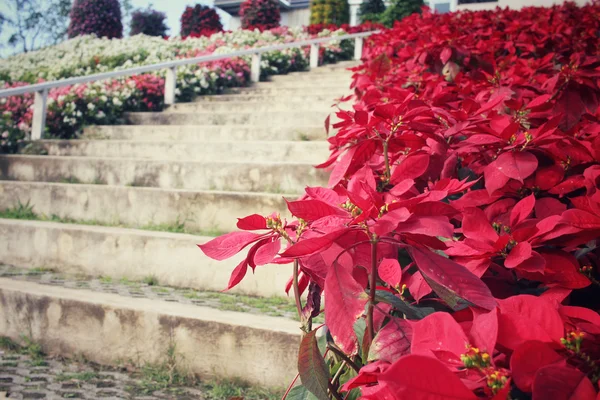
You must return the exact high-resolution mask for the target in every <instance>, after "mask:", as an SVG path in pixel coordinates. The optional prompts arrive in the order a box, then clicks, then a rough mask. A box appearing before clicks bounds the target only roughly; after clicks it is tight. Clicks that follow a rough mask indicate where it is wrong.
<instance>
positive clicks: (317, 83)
mask: <svg viewBox="0 0 600 400" xmlns="http://www.w3.org/2000/svg"><path fill="white" fill-rule="evenodd" d="M350 83H351V81H350V79H342V80H338V79H335V80H332V79H325V80H312V79H297V78H295V77H293V78H288V79H279V80H275V81H271V82H258V83H255V84H253V85H252V86H251V87H250V89H270V88H273V89H287V88H293V89H296V90H298V91H302V92H310V91H311V90H312V89H320V88H322V87H327V88H331V89H332V90H335V91H337V92H340V91H347V90H349V89H350ZM334 93H335V92H334Z"/></svg>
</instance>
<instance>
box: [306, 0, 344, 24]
mask: <svg viewBox="0 0 600 400" xmlns="http://www.w3.org/2000/svg"><path fill="white" fill-rule="evenodd" d="M349 20H350V14H349V10H348V2H347V0H314V1H313V3H312V6H311V7H310V23H311V25H313V24H335V25H342V24H347V23H348V21H349Z"/></svg>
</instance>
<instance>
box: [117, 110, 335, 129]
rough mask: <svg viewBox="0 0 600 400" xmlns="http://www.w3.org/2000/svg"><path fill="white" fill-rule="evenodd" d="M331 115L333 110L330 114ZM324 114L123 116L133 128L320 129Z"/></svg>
mask: <svg viewBox="0 0 600 400" xmlns="http://www.w3.org/2000/svg"><path fill="white" fill-rule="evenodd" d="M332 112H333V110H332ZM327 115H328V113H327V111H326V110H324V111H321V112H315V111H288V112H245V113H240V112H236V111H233V110H232V111H231V112H220V113H217V112H187V113H186V112H169V113H162V112H134V113H126V114H125V118H126V120H127V122H128V123H130V124H134V125H201V126H203V125H230V124H234V125H240V124H250V125H258V126H292V125H301V126H307V125H322V124H323V122H324V121H325V118H327Z"/></svg>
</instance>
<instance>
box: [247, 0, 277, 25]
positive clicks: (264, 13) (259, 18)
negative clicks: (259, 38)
mask: <svg viewBox="0 0 600 400" xmlns="http://www.w3.org/2000/svg"><path fill="white" fill-rule="evenodd" d="M240 18H241V19H242V28H244V29H250V30H254V29H258V30H260V31H261V32H262V31H265V30H268V29H273V28H277V27H278V26H279V21H280V20H281V15H280V14H279V1H278V0H246V1H244V2H243V3H242V4H241V5H240Z"/></svg>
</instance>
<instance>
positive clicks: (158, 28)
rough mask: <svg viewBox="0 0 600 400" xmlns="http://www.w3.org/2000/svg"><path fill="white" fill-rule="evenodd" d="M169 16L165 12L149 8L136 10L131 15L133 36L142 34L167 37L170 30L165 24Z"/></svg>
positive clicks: (131, 33)
mask: <svg viewBox="0 0 600 400" xmlns="http://www.w3.org/2000/svg"><path fill="white" fill-rule="evenodd" d="M166 19H167V15H166V14H165V13H163V12H160V11H156V10H152V9H151V8H147V9H145V10H136V11H134V12H133V14H131V31H130V32H129V34H130V35H131V36H133V35H138V34H140V33H142V34H144V35H148V36H166V35H167V30H168V29H169V28H168V27H167V25H166V23H165V20H166Z"/></svg>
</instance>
